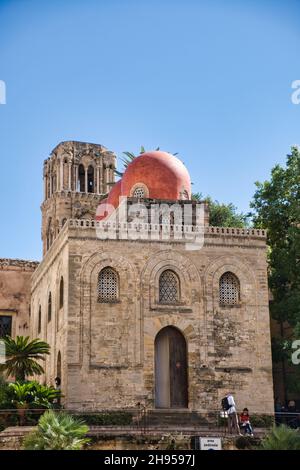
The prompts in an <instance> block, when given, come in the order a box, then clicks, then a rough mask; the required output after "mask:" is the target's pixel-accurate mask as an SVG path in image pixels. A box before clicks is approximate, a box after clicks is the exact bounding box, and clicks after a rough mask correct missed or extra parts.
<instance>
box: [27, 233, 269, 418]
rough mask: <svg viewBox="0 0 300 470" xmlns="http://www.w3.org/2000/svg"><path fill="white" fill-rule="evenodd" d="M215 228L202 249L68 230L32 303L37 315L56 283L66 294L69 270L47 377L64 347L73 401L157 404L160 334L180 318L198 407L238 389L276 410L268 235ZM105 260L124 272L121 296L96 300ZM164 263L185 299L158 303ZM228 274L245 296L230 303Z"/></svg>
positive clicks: (261, 408)
mask: <svg viewBox="0 0 300 470" xmlns="http://www.w3.org/2000/svg"><path fill="white" fill-rule="evenodd" d="M212 229H213V228H212V227H209V228H208V230H207V232H206V235H205V244H204V247H203V248H202V249H201V250H199V251H186V250H185V249H184V245H183V244H182V243H181V242H178V241H177V242H176V241H173V242H170V241H165V242H159V241H158V242H144V241H125V240H124V241H120V240H97V239H96V237H95V229H93V228H87V227H84V226H81V227H80V226H78V227H73V228H71V227H66V228H65V229H64V230H63V232H62V233H61V234H60V236H59V239H58V240H57V241H56V242H55V243H54V245H53V247H52V248H51V250H50V252H49V253H48V254H47V256H46V258H45V259H44V261H43V263H42V265H41V266H40V268H39V270H38V271H37V273H35V276H34V284H33V300H32V302H33V304H34V305H33V310H34V312H35V315H36V312H37V311H38V303H39V302H40V303H42V306H43V311H45V309H46V302H47V300H46V299H47V293H48V292H49V289H52V291H53V292H54V297H55V298H57V295H58V294H57V289H58V280H59V278H60V276H61V274H62V273H64V276H65V280H66V283H65V286H66V296H68V297H67V302H66V304H65V307H64V312H63V315H61V316H60V318H61V319H62V320H61V321H62V324H61V327H60V328H59V330H58V331H56V330H55V327H53V330H52V331H53V333H52V336H51V337H50V336H49V335H48V333H47V334H46V333H45V334H44V336H45V337H46V338H47V339H48V341H49V342H50V344H51V347H52V358H51V361H52V362H51V364H52V365H51V367H50V369H47V373H46V377H45V379H46V381H48V382H49V381H51V380H52V379H53V377H54V375H55V361H56V359H55V358H56V357H57V351H58V348H60V351H61V354H62V358H63V364H64V365H63V370H64V372H63V374H64V377H63V393H64V394H65V404H66V406H67V407H69V408H77V409H78V408H89V409H110V408H118V407H119V408H123V407H131V406H135V405H136V403H137V402H138V401H142V402H146V403H147V404H148V406H149V407H153V406H154V402H155V396H154V389H155V383H154V382H155V380H154V377H155V375H154V341H155V337H156V335H157V333H158V332H159V331H160V330H161V328H163V327H164V326H168V325H173V326H175V327H176V328H178V329H179V330H180V331H181V332H182V333H183V335H184V337H185V339H186V342H187V347H188V375H189V390H188V393H189V408H190V409H191V410H192V409H195V410H211V409H214V410H216V409H219V407H220V400H221V398H222V397H223V395H224V394H226V393H228V392H229V391H230V392H232V393H234V395H235V397H236V400H237V404H238V406H239V408H242V407H244V406H247V407H248V408H249V409H250V410H251V411H252V412H255V413H272V411H273V384H272V364H271V348H270V327H269V311H268V288H267V266H266V256H265V251H266V245H265V236H264V234H262V233H261V232H259V231H253V232H247V231H245V230H241V231H239V230H238V229H235V230H233V231H232V232H229V231H228V230H227V229H223V231H222V230H219V229H218V230H217V229H215V230H212ZM230 230H231V229H230ZM105 266H111V267H112V268H114V269H115V270H116V271H117V273H118V276H119V290H120V298H119V301H118V302H117V303H112V304H109V303H108V304H104V303H98V302H97V277H98V273H99V272H100V270H101V269H102V268H103V267H105ZM164 269H172V270H173V271H175V272H176V274H177V275H178V277H179V279H180V284H181V300H180V303H179V304H178V305H174V306H169V305H161V304H159V303H158V278H159V275H160V273H161V272H162V271H163V270H164ZM227 271H231V272H233V273H234V274H235V275H236V276H237V277H238V279H239V281H240V286H241V300H240V302H239V304H238V305H235V306H225V307H224V306H221V305H220V303H219V278H220V276H221V275H222V274H223V273H224V272H227ZM38 299H40V300H39V301H38ZM56 312H57V307H56ZM44 316H45V314H44ZM57 321H58V320H56V322H57ZM44 322H45V320H44ZM47 335H48V336H47Z"/></svg>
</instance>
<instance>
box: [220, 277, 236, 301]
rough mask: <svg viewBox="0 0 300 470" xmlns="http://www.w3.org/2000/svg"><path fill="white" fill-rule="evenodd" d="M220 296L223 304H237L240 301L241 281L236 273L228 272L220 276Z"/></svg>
mask: <svg viewBox="0 0 300 470" xmlns="http://www.w3.org/2000/svg"><path fill="white" fill-rule="evenodd" d="M219 297H220V304H222V305H236V304H238V303H239V301H240V281H239V280H238V278H237V277H236V275H235V274H233V273H231V272H229V271H228V272H226V273H224V274H223V275H222V276H221V277H220V281H219Z"/></svg>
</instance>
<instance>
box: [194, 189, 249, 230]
mask: <svg viewBox="0 0 300 470" xmlns="http://www.w3.org/2000/svg"><path fill="white" fill-rule="evenodd" d="M192 200H194V201H199V202H200V201H205V202H207V203H208V207H209V224H210V225H212V226H214V227H241V228H242V227H247V225H248V222H247V220H248V217H249V216H248V215H246V214H243V213H242V212H237V208H236V207H235V206H234V204H232V203H229V204H224V203H220V202H218V201H215V200H213V199H212V198H211V197H210V196H206V197H205V198H204V197H203V196H202V194H201V193H193V194H192Z"/></svg>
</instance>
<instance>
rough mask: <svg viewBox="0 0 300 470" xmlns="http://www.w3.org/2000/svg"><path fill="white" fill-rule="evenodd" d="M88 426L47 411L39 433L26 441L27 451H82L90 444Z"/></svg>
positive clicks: (64, 415)
mask: <svg viewBox="0 0 300 470" xmlns="http://www.w3.org/2000/svg"><path fill="white" fill-rule="evenodd" d="M87 432H88V426H86V425H85V423H84V422H83V421H82V420H79V419H75V418H73V417H72V416H70V415H67V414H65V413H54V412H53V411H46V412H45V413H44V414H43V416H41V417H40V419H39V424H38V429H37V431H35V432H33V433H31V434H29V435H28V436H27V437H25V439H24V444H23V445H24V448H25V449H26V450H80V449H81V448H82V447H83V445H84V444H86V443H88V442H89V439H87V438H85V435H86V433H87Z"/></svg>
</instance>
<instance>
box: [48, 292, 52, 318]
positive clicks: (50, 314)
mask: <svg viewBox="0 0 300 470" xmlns="http://www.w3.org/2000/svg"><path fill="white" fill-rule="evenodd" d="M51 317H52V297H51V292H49V296H48V322H50V321H51Z"/></svg>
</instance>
